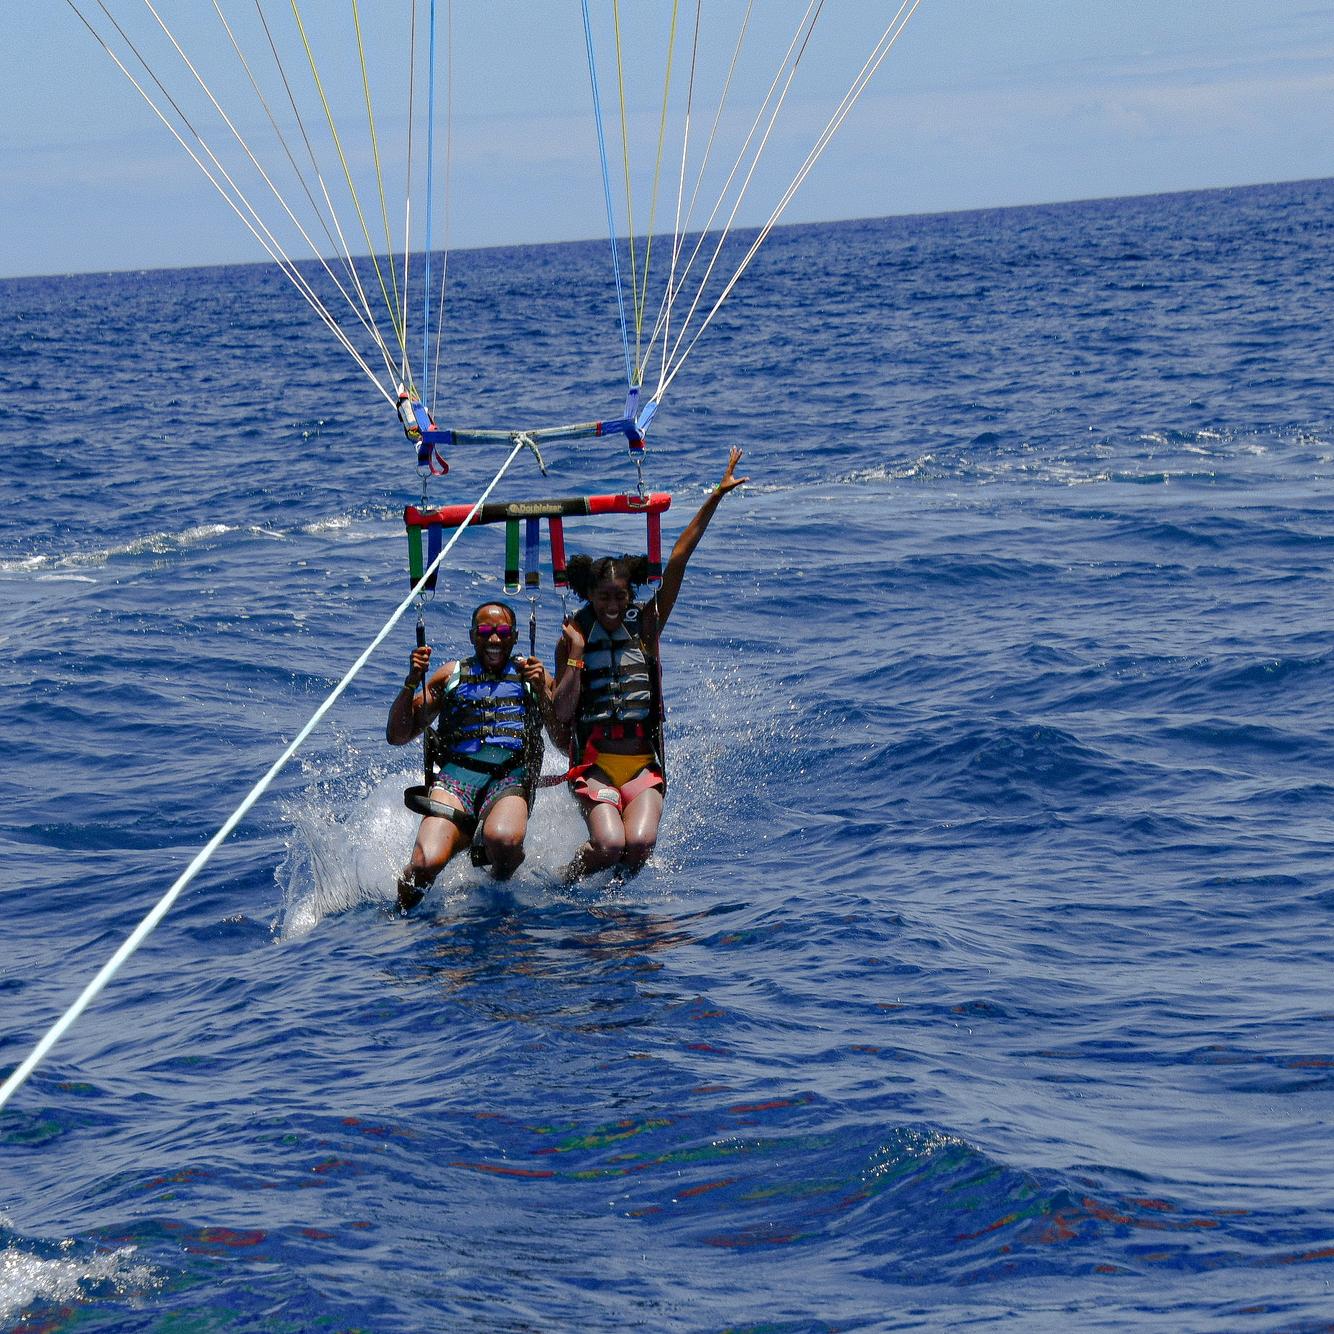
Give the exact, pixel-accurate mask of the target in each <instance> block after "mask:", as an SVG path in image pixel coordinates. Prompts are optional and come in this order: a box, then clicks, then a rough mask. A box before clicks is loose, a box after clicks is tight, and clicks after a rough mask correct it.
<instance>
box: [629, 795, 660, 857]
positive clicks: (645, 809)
mask: <svg viewBox="0 0 1334 1334" xmlns="http://www.w3.org/2000/svg"><path fill="white" fill-rule="evenodd" d="M661 819H662V789H661V788H660V787H650V788H647V789H645V790H644V791H643V792H641V793H640V794H639V795H638V796H637V797H636V798H635V799H634V800H633V801H632V802H631V803H630V804H629V805H628V806H627V807H626V808H625V812H624V814H623V816H622V824H623V827H624V830H625V851H624V852H623V853H622V855H621V862H622V865H624V867H625V869H626V872H627V873H628V874H630V875H634V874H635V872H636V871H639V870H641V869H642V868H643V865H644V863H645V862H646V861H648V859H649V858H650V857H651V856H652V855H653V849H654V846H655V845H656V844H657V841H658V822H659V821H660V820H661Z"/></svg>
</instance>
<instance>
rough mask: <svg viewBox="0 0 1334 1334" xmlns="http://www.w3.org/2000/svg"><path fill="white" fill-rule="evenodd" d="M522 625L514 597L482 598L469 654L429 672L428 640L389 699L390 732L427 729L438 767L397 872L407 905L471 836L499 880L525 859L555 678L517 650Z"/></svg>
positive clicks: (401, 737)
mask: <svg viewBox="0 0 1334 1334" xmlns="http://www.w3.org/2000/svg"><path fill="white" fill-rule="evenodd" d="M516 624H517V623H516V620H515V615H514V608H513V607H511V606H510V605H509V604H508V603H505V602H484V603H483V604H482V605H481V606H480V607H478V608H477V610H476V611H474V612H473V615H472V630H471V632H470V634H469V638H470V639H471V640H472V646H473V654H472V656H471V657H470V658H466V659H460V660H459V661H457V662H448V663H446V664H445V665H444V666H443V667H441V668H439V669H438V670H437V671H436V672H435V673H434V674H433V675H431V676H430V677H429V679H428V677H427V672H428V671H429V670H430V665H431V650H430V647H429V646H423V647H421V648H417V649H414V650H413V653H412V666H411V668H410V669H409V671H408V677H407V680H406V681H404V682H403V688H402V690H400V691H399V693H398V694H397V695H396V696H395V698H394V702H393V704H392V705H391V706H390V709H389V722H388V724H387V725H386V728H385V737H386V739H387V740H388V741H389V743H390V744H391V745H394V746H402V745H405V744H406V743H407V742H409V741H411V740H412V739H413V738H414V737H416V736H419V735H421V733H422V730H423V729H426V736H427V740H426V747H427V763H428V764H429V766H430V768H431V770H432V771H433V775H434V777H433V779H432V780H431V782H430V783H429V785H428V792H429V801H430V810H431V813H430V814H429V815H425V816H424V817H423V818H422V822H421V826H420V827H419V828H418V830H417V841H416V843H415V844H414V846H413V849H412V857H411V859H410V860H409V862H408V864H407V865H406V866H405V867H404V868H403V871H402V873H401V874H400V875H399V878H398V906H399V909H400V910H401V911H403V912H408V911H410V910H411V909H412V908H415V907H416V906H417V904H418V903H420V902H421V900H422V896H423V895H424V894H425V893H426V891H427V889H428V888H429V887H430V885H431V882H432V881H433V880H434V879H435V878H436V876H437V875H439V874H440V872H441V870H442V869H443V868H444V866H445V865H446V863H447V862H448V861H449V860H450V858H451V857H453V856H454V855H455V853H457V852H458V851H459V850H460V849H462V848H463V847H466V846H468V845H469V844H470V843H471V844H472V851H473V860H474V861H475V862H476V863H477V864H478V865H486V864H488V863H489V864H490V867H491V874H492V875H493V876H495V878H496V879H497V880H504V879H506V878H508V877H509V876H511V875H513V874H514V872H515V871H516V870H517V869H518V867H519V864H520V863H521V862H522V861H523V839H524V835H525V834H526V833H527V830H528V812H529V810H530V809H531V807H532V803H533V792H534V788H535V786H536V782H537V776H538V774H539V773H540V771H541V768H542V722H543V720H544V719H546V720H547V721H548V722H550V721H551V715H550V701H551V689H552V680H551V677H550V675H549V674H548V672H547V670H546V668H545V667H543V665H542V660H541V659H540V658H519V659H517V660H516V659H514V658H513V657H512V654H513V651H514V640H515V629H516ZM423 681H424V682H425V683H426V684H425V688H424V689H420V690H419V687H421V686H422V683H423ZM433 723H434V726H432V724H433Z"/></svg>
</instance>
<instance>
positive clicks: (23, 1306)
mask: <svg viewBox="0 0 1334 1334" xmlns="http://www.w3.org/2000/svg"><path fill="white" fill-rule="evenodd" d="M61 1250H62V1251H64V1252H67V1254H65V1255H61V1256H58V1257H56V1258H44V1257H42V1256H39V1255H32V1254H30V1253H29V1252H27V1251H25V1250H23V1249H22V1247H21V1246H20V1245H19V1244H18V1243H17V1242H13V1241H11V1242H10V1244H9V1245H8V1246H6V1247H5V1249H4V1251H3V1252H0V1320H3V1321H5V1322H6V1323H8V1322H10V1321H13V1320H15V1319H16V1318H17V1317H18V1316H19V1315H20V1314H21V1313H22V1312H24V1311H26V1310H28V1309H29V1308H30V1307H32V1306H33V1305H34V1304H36V1303H38V1302H58V1303H61V1304H69V1303H74V1302H81V1301H91V1300H94V1299H98V1300H105V1299H106V1296H107V1292H106V1288H107V1287H108V1286H109V1287H110V1289H111V1293H112V1294H114V1296H116V1297H118V1298H120V1299H121V1300H133V1299H136V1298H139V1297H141V1296H144V1295H147V1294H148V1293H151V1292H156V1291H157V1290H158V1289H159V1288H160V1287H161V1286H162V1276H161V1275H160V1274H159V1273H158V1272H157V1271H156V1270H155V1269H153V1267H152V1266H151V1265H149V1264H145V1263H144V1262H143V1261H140V1260H135V1259H134V1255H135V1252H136V1250H137V1247H134V1246H123V1247H121V1248H120V1249H119V1250H115V1251H100V1252H98V1253H97V1254H94V1255H80V1256H76V1255H74V1254H72V1252H73V1250H74V1242H73V1241H65V1242H62V1243H61Z"/></svg>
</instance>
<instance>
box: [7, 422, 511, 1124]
mask: <svg viewBox="0 0 1334 1334" xmlns="http://www.w3.org/2000/svg"><path fill="white" fill-rule="evenodd" d="M527 447H528V442H527V440H526V439H525V438H520V439H518V440H517V441H516V442H515V445H514V448H513V450H512V451H511V452H510V456H509V458H507V459H506V460H505V462H504V463H503V464H502V465H501V468H500V471H499V472H497V473H496V475H495V476H494V477H493V478H492V479H491V481H490V483H489V484H488V486H487V488H486V490H485V491H483V492H482V494H481V495H480V496H478V497H477V500H476V501H475V502H474V504H473V507H472V510H471V511H470V512H469V514H468V517H467V519H465V520H464V522H463V523H462V524H460V525H459V527H458V529H457V530H456V531H455V533H454V536H453V537H451V538H450V539H449V541H448V542H447V543H445V545H444V547H443V548H442V549H441V551H440V554H439V555H438V556H437V557H436V558H435V559H434V560H433V561H432V562H431V563H430V565H429V566H427V568H426V571H425V573H423V575H422V577H421V579H420V580H418V582H417V584H416V585H415V586H414V587H413V589H412V591H411V592H410V593H409V594H408V595H407V597H406V598H404V599H403V601H402V602H400V603H399V604H398V608H397V610H396V611H395V612H394V614H393V615H392V616H390V618H389V619H388V620H387V621H386V622H385V623H384V625H383V627H382V628H381V630H380V632H379V633H378V634H377V635H376V636H375V638H374V639H372V640H371V642H370V643H369V644H368V645H367V646H366V648H365V649H364V650H363V651H362V653H361V656H360V657H359V658H357V660H356V662H354V663H353V664H352V666H351V667H350V668H349V669H348V671H347V674H346V675H345V676H344V677H343V679H342V680H341V681H339V683H338V684H337V685H336V686H335V687H334V688H333V690H332V691H330V692H329V694H328V696H327V697H326V698H325V700H324V702H323V703H322V704H321V705H320V706H319V708H318V709H316V710H315V712H314V713H313V714H311V716H310V720H309V722H307V723H306V725H305V726H304V727H303V728H302V729H301V731H300V732H298V733H297V734H296V736H295V737H293V738H292V741H291V743H290V744H289V745H288V747H287V749H286V750H284V751H283V753H282V754H281V755H280V756H278V758H277V759H276V760H275V761H274V762H273V764H272V765H271V766H270V768H269V771H268V773H266V774H265V775H264V777H263V778H261V779H260V780H259V782H257V783H256V784H255V786H254V787H252V788H251V789H250V791H249V792H247V793H246V795H245V797H244V798H243V799H242V801H241V804H240V805H239V806H238V807H237V808H236V809H235V810H234V811H233V812H232V813H231V815H229V816H228V817H227V819H226V820H225V821H224V822H223V824H222V827H221V828H220V829H219V830H218V832H217V833H216V834H214V835H213V837H212V838H211V839H209V841H208V842H207V843H205V844H204V846H203V847H202V848H200V850H199V852H198V854H197V855H196V856H195V859H194V860H193V861H192V862H191V863H190V865H189V866H187V867H186V868H185V870H184V871H183V872H182V873H181V875H180V877H179V878H178V879H177V881H176V883H175V884H174V885H172V887H171V888H170V889H169V890H167V892H166V893H165V894H164V895H163V896H162V897H161V898H160V899H159V900H158V901H157V904H156V905H155V906H154V908H153V909H152V911H151V912H150V913H149V914H148V916H147V917H145V918H144V920H143V921H142V922H140V923H139V925H138V926H137V927H136V928H135V929H134V931H133V932H132V933H131V935H130V936H129V937H128V939H127V940H126V941H125V943H124V944H123V945H122V946H121V947H120V949H118V950H117V951H116V952H115V954H113V955H112V956H111V958H110V959H108V960H107V962H106V963H105V964H104V965H103V967H102V969H101V971H100V972H99V973H98V974H97V976H96V977H95V978H93V980H92V981H91V982H89V983H88V985H87V986H86V987H84V989H83V991H82V993H81V994H80V996H79V998H78V999H77V1000H76V1001H75V1002H74V1004H73V1005H71V1006H70V1007H69V1009H68V1010H66V1011H65V1013H64V1014H62V1015H61V1016H60V1018H59V1019H57V1020H56V1022H55V1023H54V1024H52V1025H51V1027H50V1028H49V1029H48V1030H47V1032H46V1035H45V1036H44V1037H43V1038H42V1040H41V1041H40V1042H39V1043H38V1044H37V1045H36V1046H35V1047H34V1048H33V1049H32V1052H31V1053H30V1054H29V1056H28V1058H27V1059H26V1060H25V1061H24V1062H23V1064H22V1065H20V1066H19V1067H18V1069H16V1070H15V1071H14V1073H13V1074H11V1075H10V1076H9V1078H8V1079H6V1080H5V1082H4V1084H3V1085H0V1107H4V1105H5V1104H6V1103H7V1102H8V1101H9V1099H10V1098H11V1097H13V1095H14V1094H15V1093H17V1092H18V1090H19V1089H20V1088H21V1087H22V1086H23V1085H24V1084H25V1083H26V1082H27V1079H28V1076H29V1075H31V1074H32V1072H33V1071H34V1070H35V1069H36V1068H37V1066H38V1064H40V1062H41V1061H42V1059H43V1058H44V1057H45V1056H46V1054H47V1052H49V1051H50V1050H51V1048H52V1047H54V1046H55V1045H56V1043H57V1042H58V1041H59V1040H60V1039H61V1037H62V1036H63V1035H64V1033H65V1031H66V1030H67V1029H68V1028H69V1027H70V1026H71V1025H72V1024H73V1023H74V1021H75V1020H76V1019H77V1018H78V1017H79V1016H80V1015H81V1014H82V1013H83V1012H84V1011H85V1010H86V1009H87V1008H88V1006H89V1005H91V1004H92V1002H93V1001H94V1000H96V999H97V996H98V995H99V994H100V993H101V991H102V988H103V987H105V986H106V984H107V983H108V982H110V981H111V979H112V978H113V977H115V975H116V973H117V972H119V970H120V967H121V965H122V964H123V963H124V962H125V961H126V959H128V958H129V957H130V955H132V954H133V953H134V952H135V951H136V950H137V949H138V948H139V946H140V945H142V944H143V943H144V941H145V940H147V939H148V937H149V935H150V934H151V933H152V931H153V928H154V927H155V926H157V924H158V923H159V922H160V921H161V920H162V919H163V918H164V917H165V916H166V915H167V913H168V912H169V911H170V909H171V906H172V904H173V903H175V902H176V900H177V899H178V898H179V897H180V894H181V891H182V890H183V889H184V888H185V887H186V885H188V884H189V883H190V881H192V880H193V879H194V878H195V876H196V875H198V874H199V872H200V870H201V869H202V868H203V866H204V865H205V863H206V862H208V860H209V859H210V858H211V857H212V856H213V854H214V853H215V852H216V851H217V850H218V847H219V846H220V845H221V843H222V841H223V840H224V839H225V838H226V837H227V835H228V834H230V833H231V832H232V830H233V829H235V828H236V826H237V825H238V824H239V823H240V822H241V820H242V818H243V817H244V816H245V814H246V812H247V811H248V810H249V809H250V808H251V807H252V806H253V805H254V804H255V802H257V801H258V800H259V799H260V797H262V796H263V795H264V793H265V792H266V791H268V788H269V786H270V784H272V782H273V780H274V779H275V778H277V776H278V774H279V772H280V771H281V770H282V769H283V767H284V766H285V765H286V764H287V762H288V760H290V759H291V758H292V756H293V755H295V754H296V752H297V751H298V750H299V749H300V748H301V746H302V744H303V743H304V742H305V740H306V738H307V737H308V736H309V735H310V734H311V733H312V732H313V731H314V730H315V728H316V726H318V724H319V722H320V720H321V719H322V718H323V717H324V715H325V714H326V713H328V712H329V710H330V709H331V708H332V707H333V705H334V702H335V701H336V700H337V699H338V697H339V696H340V695H341V694H342V693H343V691H344V690H346V689H347V687H348V686H349V685H350V684H351V682H352V680H353V678H354V677H355V676H356V675H357V673H358V672H360V671H361V669H362V668H363V667H364V666H365V665H366V663H367V662H368V661H369V660H370V657H371V655H372V654H373V653H374V652H375V650H376V649H377V648H379V647H380V645H381V644H382V643H384V641H385V640H386V639H387V638H388V636H389V632H390V631H391V630H392V629H393V628H394V626H396V625H397V624H398V623H399V621H400V620H402V618H403V616H404V615H405V614H406V613H407V610H408V608H409V607H411V606H412V604H413V602H414V601H415V600H416V598H417V595H418V594H419V593H420V592H421V591H422V590H423V589H424V588H425V587H426V583H427V580H429V579H430V578H431V576H432V575H433V574H434V573H435V572H436V570H437V569H438V568H439V567H440V563H441V562H442V561H443V560H444V559H445V557H446V556H448V555H449V553H450V551H451V550H452V549H453V546H454V543H455V542H457V541H458V540H459V538H460V537H462V536H463V534H464V533H465V532H466V531H467V527H468V524H469V523H470V522H471V521H472V516H473V515H474V514H475V513H476V512H477V511H478V510H479V509H481V507H482V505H483V504H484V503H485V501H486V498H487V497H488V496H489V495H490V494H491V492H492V491H494V490H495V488H496V484H497V483H498V482H499V481H500V479H501V478H502V477H503V476H504V475H505V474H506V472H508V471H509V468H510V465H511V464H512V463H513V462H514V460H515V459H516V458H517V457H518V455H519V453H520V451H521V450H523V449H525V448H527Z"/></svg>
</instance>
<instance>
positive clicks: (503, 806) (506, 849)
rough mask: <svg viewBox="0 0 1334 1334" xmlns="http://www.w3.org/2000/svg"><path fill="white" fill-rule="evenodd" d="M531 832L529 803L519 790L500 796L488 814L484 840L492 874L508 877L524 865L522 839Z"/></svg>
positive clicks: (502, 877)
mask: <svg viewBox="0 0 1334 1334" xmlns="http://www.w3.org/2000/svg"><path fill="white" fill-rule="evenodd" d="M527 832H528V803H527V802H526V801H525V800H524V799H523V798H522V797H521V796H519V795H517V794H516V793H511V794H510V795H509V796H508V797H501V799H500V800H499V801H498V802H496V804H495V805H494V806H492V807H491V810H490V811H489V812H488V813H487V817H486V822H485V824H483V825H482V842H483V843H485V844H486V855H487V857H488V859H489V860H490V862H491V874H492V875H493V876H495V878H496V879H497V880H508V879H509V878H510V876H512V875H513V874H514V873H515V871H517V870H518V869H519V867H520V866H521V865H522V864H523V839H524V835H525V834H526V833H527Z"/></svg>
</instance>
